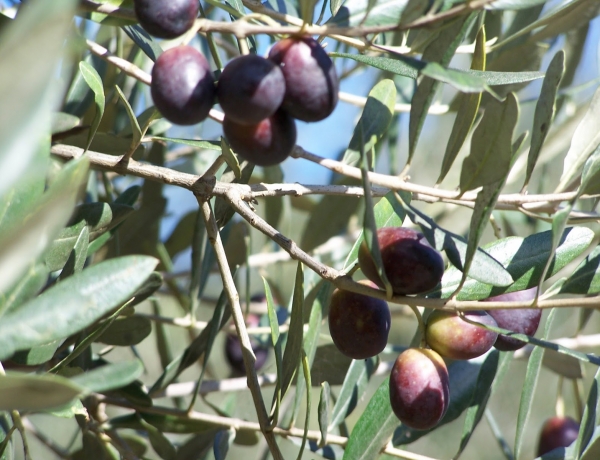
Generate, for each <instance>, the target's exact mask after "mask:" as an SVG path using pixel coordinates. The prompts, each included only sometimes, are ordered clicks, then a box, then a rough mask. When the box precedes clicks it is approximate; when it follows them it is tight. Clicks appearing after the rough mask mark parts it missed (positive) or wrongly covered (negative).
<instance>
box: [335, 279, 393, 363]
mask: <svg viewBox="0 0 600 460" xmlns="http://www.w3.org/2000/svg"><path fill="white" fill-rule="evenodd" d="M359 282H361V283H363V284H365V285H367V286H371V287H374V288H377V286H375V284H374V283H371V282H370V281H359ZM390 324H391V316H390V309H389V307H388V305H387V303H386V302H385V301H384V300H381V299H376V298H375V297H370V296H367V295H364V294H357V293H355V292H350V291H342V290H339V289H336V290H335V291H333V294H332V295H331V303H330V305H329V332H330V334H331V338H332V339H333V343H334V344H335V346H336V347H337V349H338V350H339V351H340V352H342V353H343V354H344V355H346V356H348V357H350V358H352V359H366V358H370V357H371V356H375V355H377V354H379V353H381V351H382V350H383V349H384V348H385V346H386V344H387V339H388V334H389V332H390Z"/></svg>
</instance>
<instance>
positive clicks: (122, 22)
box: [88, 0, 137, 27]
mask: <svg viewBox="0 0 600 460" xmlns="http://www.w3.org/2000/svg"><path fill="white" fill-rule="evenodd" d="M97 3H104V4H108V5H111V6H115V7H121V8H123V7H124V8H127V7H131V6H132V3H133V2H132V0H102V1H100V2H97ZM88 17H89V19H90V20H92V21H94V22H97V23H99V24H102V25H105V26H115V27H122V26H129V25H133V24H136V23H137V21H136V20H135V16H133V15H132V18H131V19H125V18H123V17H117V16H116V15H111V14H103V13H97V12H92V13H89V15H88Z"/></svg>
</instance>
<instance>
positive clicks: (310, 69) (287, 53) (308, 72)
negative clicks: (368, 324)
mask: <svg viewBox="0 0 600 460" xmlns="http://www.w3.org/2000/svg"><path fill="white" fill-rule="evenodd" d="M269 59H270V60H272V61H273V62H275V63H276V64H278V65H279V66H281V70H282V71H283V76H284V78H285V87H286V90H285V97H284V99H283V108H284V109H285V110H286V111H287V112H288V113H289V114H290V115H291V116H292V117H294V118H297V119H298V120H302V121H319V120H323V119H324V118H326V117H328V116H329V115H330V114H331V112H333V109H335V106H336V105H337V101H338V91H339V81H338V77H337V73H336V70H335V66H334V65H333V62H332V60H331V58H330V57H329V56H328V55H327V53H326V52H325V50H324V49H323V47H322V46H321V45H320V44H319V42H317V41H316V40H315V39H313V38H312V37H307V36H302V37H290V38H285V39H283V40H281V41H279V42H277V43H275V45H273V47H272V48H271V50H270V51H269Z"/></svg>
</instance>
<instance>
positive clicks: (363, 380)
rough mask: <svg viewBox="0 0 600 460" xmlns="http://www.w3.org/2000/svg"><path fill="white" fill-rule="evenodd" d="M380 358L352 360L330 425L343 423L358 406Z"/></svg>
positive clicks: (334, 407)
mask: <svg viewBox="0 0 600 460" xmlns="http://www.w3.org/2000/svg"><path fill="white" fill-rule="evenodd" d="M377 364H378V360H377V359H376V358H375V357H374V358H369V359H361V360H355V359H353V360H352V363H351V364H350V367H349V368H348V371H347V372H346V377H345V378H344V383H343V384H342V388H341V389H340V392H339V394H338V397H337V399H336V401H335V405H334V406H333V411H332V413H331V422H330V426H331V427H335V426H337V425H339V424H340V423H342V422H343V421H344V420H345V419H346V417H348V415H350V414H351V413H352V411H353V410H354V409H355V408H356V404H357V403H358V401H360V400H361V398H362V397H363V396H364V394H365V392H366V391H367V388H368V384H369V381H370V380H371V377H372V376H373V373H374V372H375V370H376V369H377Z"/></svg>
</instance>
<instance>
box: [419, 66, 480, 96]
mask: <svg viewBox="0 0 600 460" xmlns="http://www.w3.org/2000/svg"><path fill="white" fill-rule="evenodd" d="M421 74H422V75H425V76H426V77H429V78H432V79H434V80H437V81H439V82H441V83H447V84H449V85H451V86H453V87H454V88H456V89H457V90H459V91H460V92H462V93H482V92H484V91H491V90H490V88H489V86H488V85H487V84H486V83H485V81H484V80H483V78H481V77H478V76H477V75H473V74H468V73H466V72H461V71H460V70H454V69H446V68H444V67H442V66H441V65H440V64H438V63H437V62H430V63H429V64H427V65H426V66H425V67H423V69H422V70H421Z"/></svg>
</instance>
